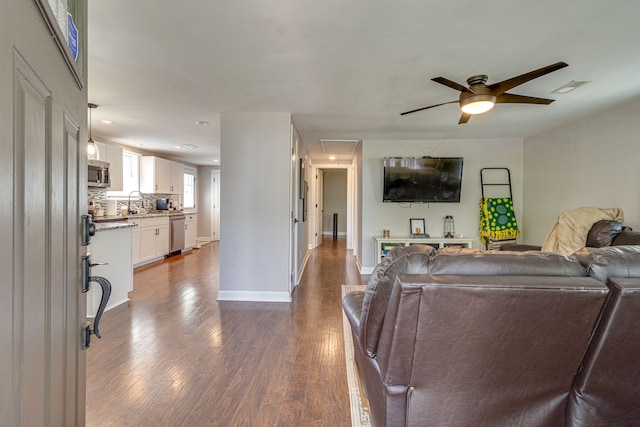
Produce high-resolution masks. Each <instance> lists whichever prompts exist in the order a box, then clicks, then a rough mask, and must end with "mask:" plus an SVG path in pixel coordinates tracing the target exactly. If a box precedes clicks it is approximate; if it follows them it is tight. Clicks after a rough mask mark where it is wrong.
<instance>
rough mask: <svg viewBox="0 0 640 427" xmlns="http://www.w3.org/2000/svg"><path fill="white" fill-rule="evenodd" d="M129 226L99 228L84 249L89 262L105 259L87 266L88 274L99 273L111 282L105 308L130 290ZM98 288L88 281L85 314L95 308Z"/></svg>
mask: <svg viewBox="0 0 640 427" xmlns="http://www.w3.org/2000/svg"><path fill="white" fill-rule="evenodd" d="M135 228H136V227H133V228H130V227H128V228H116V229H108V230H100V231H98V232H96V234H95V236H93V238H92V239H91V245H90V246H89V247H88V253H89V254H91V261H92V262H105V263H107V264H98V265H95V266H93V267H91V275H92V276H101V277H104V278H105V279H107V280H108V281H109V282H110V283H111V286H112V288H111V297H110V298H109V302H108V303H107V307H106V310H109V309H111V308H113V307H115V306H117V305H120V304H122V303H124V302H127V301H128V300H129V292H131V291H132V290H133V270H132V268H131V265H132V258H131V248H130V247H129V242H130V241H131V236H132V230H133V229H135ZM101 299H102V291H101V288H100V285H99V284H98V283H96V282H91V288H90V290H89V292H88V294H87V316H88V317H94V316H95V315H96V313H97V312H98V307H99V306H100V300H101Z"/></svg>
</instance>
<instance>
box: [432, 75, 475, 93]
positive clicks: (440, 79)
mask: <svg viewBox="0 0 640 427" xmlns="http://www.w3.org/2000/svg"><path fill="white" fill-rule="evenodd" d="M431 80H433V81H434V82H436V83H440V84H441V85H445V86H447V87H450V88H451V89H455V90H459V91H460V92H468V93H471V94H472V93H473V91H472V90H471V89H469V88H468V87H465V86H462V85H461V84H460V83H456V82H454V81H451V80H449V79H445V78H444V77H434V78H432V79H431Z"/></svg>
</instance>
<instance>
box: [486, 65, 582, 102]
mask: <svg viewBox="0 0 640 427" xmlns="http://www.w3.org/2000/svg"><path fill="white" fill-rule="evenodd" d="M568 66H569V64H566V63H564V62H556V63H555V64H551V65H547V66H546V67H542V68H538V69H537V70H533V71H530V72H528V73H524V74H522V75H519V76H517V77H513V78H511V79H508V80H503V81H501V82H498V83H493V84H491V85H489V86H487V87H488V88H489V89H490V90H491V92H493V94H494V95H495V96H499V95H502V94H503V93H505V92H506V91H508V90H509V89H512V88H514V87H516V86H519V85H521V84H523V83H526V82H528V81H529V80H533V79H537V78H538V77H541V76H544V75H545V74H549V73H552V72H554V71H557V70H559V69H561V68H564V67H568Z"/></svg>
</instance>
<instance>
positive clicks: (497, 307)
mask: <svg viewBox="0 0 640 427" xmlns="http://www.w3.org/2000/svg"><path fill="white" fill-rule="evenodd" d="M639 278H640V247H637V246H618V247H608V248H599V249H593V248H591V249H585V250H584V251H581V252H580V253H577V254H576V255H575V256H573V257H567V256H564V255H560V254H553V253H542V252H502V251H499V252H483V251H480V250H473V249H444V250H440V251H435V250H433V248H431V247H429V246H424V245H413V246H409V247H406V248H396V249H394V250H393V251H392V252H390V253H389V254H388V255H387V256H386V257H385V258H384V260H383V261H382V262H381V263H380V264H379V265H378V266H377V267H376V268H375V270H374V272H373V273H372V275H371V277H370V279H369V282H368V285H367V288H366V291H364V292H354V293H351V294H348V295H347V296H345V298H344V300H343V308H344V311H345V313H346V315H347V318H348V319H349V321H350V324H351V329H352V332H353V341H354V349H355V360H356V364H357V368H358V372H359V375H360V377H361V380H362V384H363V387H364V389H365V390H364V391H365V393H366V395H367V397H368V399H369V406H370V415H371V420H372V424H373V425H374V426H564V425H568V426H604V425H607V426H608V425H616V426H624V425H640V328H638V327H637V326H636V325H635V320H636V319H637V318H638V316H637V313H639V312H640V279H639ZM634 314H635V315H634Z"/></svg>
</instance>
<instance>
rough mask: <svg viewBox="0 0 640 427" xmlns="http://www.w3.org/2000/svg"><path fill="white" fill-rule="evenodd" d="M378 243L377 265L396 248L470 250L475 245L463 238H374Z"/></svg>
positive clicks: (471, 240) (470, 240)
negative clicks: (430, 247)
mask: <svg viewBox="0 0 640 427" xmlns="http://www.w3.org/2000/svg"><path fill="white" fill-rule="evenodd" d="M374 239H375V241H376V247H375V249H376V258H375V260H376V263H378V262H380V261H382V258H384V256H385V255H386V254H387V252H389V251H390V250H391V249H393V248H395V247H396V246H409V245H414V244H416V243H419V244H423V245H430V246H433V247H434V248H436V249H438V248H440V247H446V246H459V247H463V248H470V247H471V246H472V245H473V239H463V238H456V237H453V238H450V237H442V236H435V237H411V236H399V237H374Z"/></svg>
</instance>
